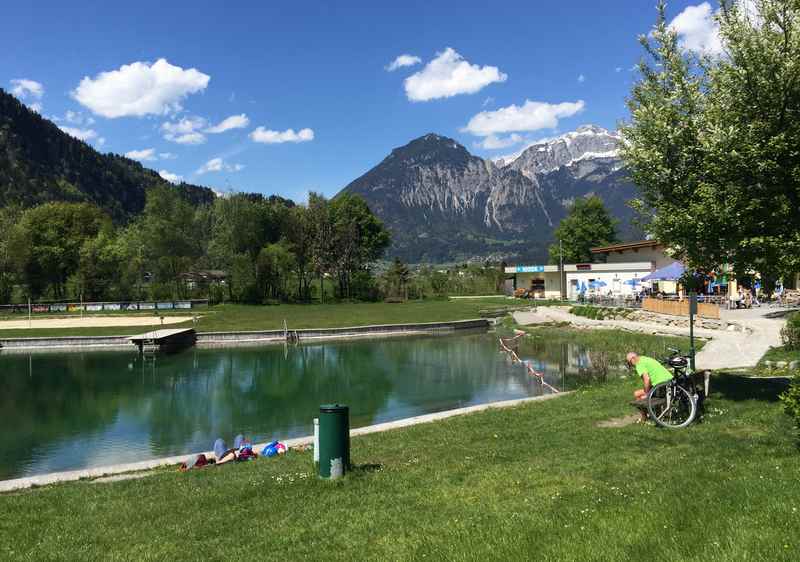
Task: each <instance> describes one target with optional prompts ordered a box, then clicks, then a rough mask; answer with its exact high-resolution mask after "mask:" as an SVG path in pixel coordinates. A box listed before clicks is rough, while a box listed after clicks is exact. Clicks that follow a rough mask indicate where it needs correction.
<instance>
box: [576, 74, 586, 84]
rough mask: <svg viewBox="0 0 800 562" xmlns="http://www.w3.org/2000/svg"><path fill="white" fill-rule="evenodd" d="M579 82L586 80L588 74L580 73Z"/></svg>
mask: <svg viewBox="0 0 800 562" xmlns="http://www.w3.org/2000/svg"><path fill="white" fill-rule="evenodd" d="M578 82H580V83H583V82H586V76H584V75H583V74H578Z"/></svg>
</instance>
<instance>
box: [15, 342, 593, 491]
mask: <svg viewBox="0 0 800 562" xmlns="http://www.w3.org/2000/svg"><path fill="white" fill-rule="evenodd" d="M556 355H560V356H561V357H566V356H567V355H569V354H568V353H561V354H556ZM572 355H574V354H572ZM542 357H545V355H544V354H543V355H542ZM532 359H535V358H532ZM579 360H580V359H579ZM565 362H566V360H561V361H560V363H561V364H559V360H556V361H555V362H553V361H552V359H550V362H548V361H546V360H539V361H535V363H536V364H537V366H538V367H539V368H540V369H542V370H544V371H545V373H546V375H547V380H548V382H550V383H551V384H553V385H554V386H556V387H560V386H561V383H562V378H563V376H564V363H565ZM570 362H574V358H573V360H570ZM0 373H1V374H0V401H2V412H3V416H2V417H3V420H4V421H3V425H2V428H0V479H6V478H14V477H20V476H28V475H32V474H41V473H46V472H53V471H60V470H72V469H78V468H86V467H94V466H103V465H108V464H113V463H120V462H134V461H138V460H145V459H150V458H157V457H162V456H168V455H176V454H182V453H190V452H195V451H203V450H208V449H210V448H211V446H212V443H213V441H214V439H215V438H217V437H223V438H224V439H226V440H228V441H232V439H233V437H234V435H235V434H237V433H243V434H245V435H246V436H248V437H251V438H252V439H254V440H255V441H256V442H261V441H268V440H271V439H273V438H274V439H285V438H290V437H297V436H303V435H309V434H311V433H312V424H311V420H312V419H313V418H314V417H315V416H316V414H317V412H318V408H319V405H320V404H324V403H328V402H337V401H338V402H341V403H345V404H348V405H349V406H350V412H351V425H352V426H353V427H359V426H364V425H370V424H373V423H379V422H384V421H389V420H395V419H400V418H405V417H409V416H415V415H420V414H424V413H429V412H436V411H441V410H448V409H452V408H457V407H460V406H467V405H472V404H480V403H484V402H491V401H495V400H504V399H511V398H520V397H525V396H534V395H539V394H542V393H543V390H542V386H541V385H540V384H539V383H538V382H537V381H536V380H535V379H532V378H531V377H529V376H528V375H527V374H526V373H525V371H524V369H523V368H522V367H521V366H519V365H511V364H509V363H508V362H507V360H506V358H505V357H504V355H502V354H501V353H499V352H498V346H497V339H496V336H495V335H494V334H486V333H479V334H475V333H472V334H469V335H454V336H437V337H427V338H397V339H387V340H372V341H352V342H337V343H325V344H316V345H302V346H298V347H288V348H284V347H283V346H265V347H233V348H217V349H190V350H187V351H184V352H182V353H178V354H174V355H159V356H158V357H157V358H156V359H155V360H153V359H146V360H143V359H141V358H139V356H138V355H137V353H136V352H135V349H134V348H133V347H132V350H131V352H127V351H113V352H112V351H102V352H101V351H93V352H71V353H44V354H32V355H27V354H26V355H9V354H2V353H0Z"/></svg>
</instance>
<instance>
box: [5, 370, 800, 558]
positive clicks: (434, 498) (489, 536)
mask: <svg viewBox="0 0 800 562" xmlns="http://www.w3.org/2000/svg"><path fill="white" fill-rule="evenodd" d="M634 385H635V381H634V380H633V378H628V379H624V380H619V379H614V380H612V381H611V382H609V383H607V384H605V385H597V386H591V387H588V388H585V389H582V390H579V391H577V392H575V393H573V394H571V395H568V396H564V397H561V398H558V399H555V400H550V401H545V402H542V403H533V404H528V405H525V406H521V407H517V408H513V409H508V410H498V411H489V412H482V413H479V414H473V415H470V416H463V417H458V418H452V419H449V420H446V421H443V422H438V423H435V424H427V425H421V426H416V427H412V428H407V429H402V430H396V431H391V432H387V433H383V434H374V435H370V436H364V437H359V438H355V439H354V440H353V444H352V445H353V449H352V458H353V462H354V463H356V464H357V465H358V466H357V468H356V470H354V471H353V472H352V473H350V474H349V475H348V476H347V477H346V478H345V479H344V480H342V481H339V482H337V483H330V482H322V481H318V480H317V479H316V478H315V477H314V471H313V468H312V454H311V452H310V451H309V452H302V453H301V452H290V453H289V454H288V455H287V456H285V457H283V458H278V459H259V460H258V461H256V462H253V463H249V464H244V465H233V466H231V465H227V466H222V467H216V468H209V469H204V470H198V471H195V472H191V473H186V474H181V473H178V472H175V471H172V470H170V471H166V470H165V471H162V472H160V473H159V474H157V475H155V476H151V477H147V478H144V479H139V480H130V481H123V482H116V483H108V484H92V483H89V482H78V483H72V484H66V485H58V486H52V487H45V488H39V489H34V490H29V491H23V492H19V493H13V494H5V495H1V496H0V512H2V513H3V517H2V518H0V537H2V539H3V540H0V559H3V560H16V559H36V560H40V559H64V560H77V559H80V560H88V559H100V558H102V559H115V560H143V559H150V560H175V559H200V558H202V559H247V558H252V557H262V556H264V557H272V556H275V557H277V558H278V559H288V560H297V559H335V560H367V559H368V560H409V559H423V558H426V559H430V560H443V559H444V560H482V559H493V560H553V561H569V560H575V561H579V560H580V561H584V560H609V561H622V560H637V561H638V560H698V561H720V562H722V561H725V562H727V561H730V560H787V561H794V560H798V559H800V463H799V462H798V460H800V459H799V458H798V454H799V452H798V447H797V439H796V436H795V434H794V431H793V430H792V427H791V424H790V420H789V418H788V417H787V416H785V415H784V414H783V412H782V409H781V406H780V404H779V403H777V402H776V401H775V397H776V395H777V394H778V393H779V392H780V391H781V389H782V386H781V383H779V382H778V381H774V380H758V379H746V378H738V377H731V376H721V377H718V378H716V379H715V380H714V381H713V384H712V391H713V394H712V397H711V400H710V401H709V408H710V412H709V415H708V416H707V417H706V420H705V421H704V422H703V423H701V424H699V425H696V426H694V427H691V428H689V429H687V430H679V431H667V430H660V429H656V428H654V427H651V426H642V425H630V426H626V427H621V428H614V429H601V428H598V427H596V425H595V424H596V423H597V422H598V421H601V420H605V419H608V418H611V417H618V416H622V415H626V414H630V413H631V410H630V408H629V407H628V406H626V404H625V403H626V401H627V399H628V397H629V396H630V394H631V391H632V390H633V388H634Z"/></svg>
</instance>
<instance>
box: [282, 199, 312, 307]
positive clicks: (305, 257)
mask: <svg viewBox="0 0 800 562" xmlns="http://www.w3.org/2000/svg"><path fill="white" fill-rule="evenodd" d="M285 235H286V238H285V241H286V242H287V243H288V245H289V248H290V249H291V252H292V256H293V267H294V273H295V277H296V278H297V298H298V299H300V300H303V301H308V300H310V299H311V279H312V276H313V274H314V255H313V250H314V237H315V227H314V223H313V217H312V212H311V210H310V209H309V208H308V207H293V208H291V209H289V211H288V213H287V216H286V220H285Z"/></svg>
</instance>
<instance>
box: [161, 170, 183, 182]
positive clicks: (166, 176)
mask: <svg viewBox="0 0 800 562" xmlns="http://www.w3.org/2000/svg"><path fill="white" fill-rule="evenodd" d="M158 175H159V176H161V177H162V178H164V179H165V180H167V181H168V182H170V183H181V182H182V181H183V176H179V175H178V174H173V173H171V172H168V171H167V170H159V171H158Z"/></svg>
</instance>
